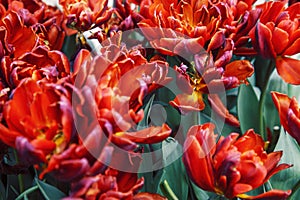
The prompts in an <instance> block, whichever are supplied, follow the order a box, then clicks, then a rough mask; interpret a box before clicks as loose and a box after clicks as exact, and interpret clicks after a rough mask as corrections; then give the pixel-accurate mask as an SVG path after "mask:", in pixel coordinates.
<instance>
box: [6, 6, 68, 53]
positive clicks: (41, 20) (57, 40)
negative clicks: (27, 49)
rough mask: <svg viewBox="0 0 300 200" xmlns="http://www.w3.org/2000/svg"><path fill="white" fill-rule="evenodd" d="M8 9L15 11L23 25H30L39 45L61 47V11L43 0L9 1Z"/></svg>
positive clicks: (58, 48) (52, 47)
mask: <svg viewBox="0 0 300 200" xmlns="http://www.w3.org/2000/svg"><path fill="white" fill-rule="evenodd" d="M7 7H8V11H14V12H16V13H17V14H18V15H19V17H20V18H21V20H22V21H23V22H24V25H26V26H27V27H31V28H32V29H33V31H34V32H35V33H36V35H38V37H39V43H40V44H41V45H47V46H48V47H49V48H50V49H51V50H54V49H55V50H60V49H61V48H62V45H63V42H64V38H65V31H64V30H63V28H62V25H63V20H64V16H63V13H62V12H61V11H60V10H58V9H56V8H55V7H52V6H50V5H47V4H46V3H44V2H43V1H27V2H26V3H25V2H22V1H9V2H8V6H7Z"/></svg>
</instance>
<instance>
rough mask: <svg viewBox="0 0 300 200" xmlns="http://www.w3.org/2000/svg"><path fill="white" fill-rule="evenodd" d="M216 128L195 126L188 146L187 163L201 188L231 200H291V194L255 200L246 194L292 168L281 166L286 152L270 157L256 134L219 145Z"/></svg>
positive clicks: (265, 195)
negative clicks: (281, 160)
mask: <svg viewBox="0 0 300 200" xmlns="http://www.w3.org/2000/svg"><path fill="white" fill-rule="evenodd" d="M214 128H215V127H214V125H213V124H211V123H206V124H203V125H198V126H193V127H191V128H190V129H189V131H188V135H187V139H186V141H185V143H184V150H185V152H184V154H183V162H184V165H185V167H186V170H187V172H188V175H189V176H190V178H191V179H192V180H193V182H194V183H195V184H196V185H197V186H199V187H200V188H202V189H204V190H207V191H211V192H215V193H217V194H220V195H224V196H226V197H227V198H233V197H239V198H243V199H263V198H267V199H268V198H271V197H273V198H277V199H285V198H287V197H288V196H289V194H290V193H291V191H290V190H289V191H280V190H271V191H268V192H265V193H263V194H261V195H258V196H255V197H253V196H249V195H247V194H245V193H246V192H249V191H251V190H253V189H255V188H258V187H259V186H261V185H262V184H264V183H265V182H266V181H268V180H269V178H270V177H271V176H272V175H274V174H275V173H277V172H279V171H280V170H283V169H286V168H288V167H290V165H288V164H279V165H278V162H279V160H280V158H281V156H282V152H272V153H269V154H268V153H267V152H266V151H265V150H264V141H263V139H262V138H261V136H259V135H258V134H256V133H255V132H254V131H253V130H248V131H247V132H246V133H245V134H244V135H242V136H241V137H239V134H237V133H231V134H230V135H229V136H227V137H225V138H224V137H221V138H220V139H219V141H218V142H217V143H216V138H217V135H215V134H214Z"/></svg>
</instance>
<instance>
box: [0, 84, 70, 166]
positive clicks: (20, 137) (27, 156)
mask: <svg viewBox="0 0 300 200" xmlns="http://www.w3.org/2000/svg"><path fill="white" fill-rule="evenodd" d="M65 92H66V91H65V90H64V89H63V88H62V87H61V86H59V85H56V84H42V83H41V84H38V83H37V82H36V81H34V80H32V79H24V80H23V81H21V83H20V85H19V86H18V87H17V88H16V89H15V90H14V92H13V97H12V99H11V100H9V101H8V102H7V103H6V104H5V106H4V108H3V109H4V111H3V115H4V120H5V122H6V124H7V127H6V126H4V125H3V124H0V139H1V140H2V141H3V142H4V143H5V144H7V145H9V146H11V147H14V148H16V149H17V150H18V153H19V154H20V155H21V157H20V158H21V159H24V162H27V163H29V164H36V163H39V162H47V159H49V156H51V155H52V154H56V153H60V152H62V151H63V150H64V149H65V148H66V146H67V145H68V143H69V141H70V139H71V136H72V131H73V130H72V127H73V122H72V112H71V104H70V101H69V100H68V99H67V98H66V96H65V94H64V93H65Z"/></svg>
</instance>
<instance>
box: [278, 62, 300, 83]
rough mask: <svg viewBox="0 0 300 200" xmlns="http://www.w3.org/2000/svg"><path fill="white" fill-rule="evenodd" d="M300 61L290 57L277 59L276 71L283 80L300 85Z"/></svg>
mask: <svg viewBox="0 0 300 200" xmlns="http://www.w3.org/2000/svg"><path fill="white" fill-rule="evenodd" d="M299 66H300V60H296V59H293V58H288V57H277V58H276V69H277V71H278V74H279V75H280V76H281V77H282V79H283V80H284V81H285V82H287V83H290V84H295V85H299V84H300V68H299Z"/></svg>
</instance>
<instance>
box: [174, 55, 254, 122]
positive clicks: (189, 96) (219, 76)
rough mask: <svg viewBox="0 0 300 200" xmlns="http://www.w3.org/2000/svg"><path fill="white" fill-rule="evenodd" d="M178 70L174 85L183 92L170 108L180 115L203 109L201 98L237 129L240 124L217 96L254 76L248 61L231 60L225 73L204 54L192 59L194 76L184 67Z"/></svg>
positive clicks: (177, 68) (176, 68) (210, 57)
mask: <svg viewBox="0 0 300 200" xmlns="http://www.w3.org/2000/svg"><path fill="white" fill-rule="evenodd" d="M175 70H176V71H178V74H179V75H178V78H177V85H178V86H179V88H180V89H181V90H182V91H183V92H184V93H182V94H179V95H177V96H176V98H175V99H174V100H173V101H171V102H170V103H171V105H172V106H174V107H175V108H178V109H179V110H180V112H181V113H183V114H184V113H187V112H189V111H201V110H203V109H204V108H205V104H204V101H203V95H204V94H209V95H208V98H209V101H210V103H211V104H212V109H213V110H214V111H216V113H217V114H218V115H219V116H221V117H222V119H224V120H225V121H226V122H228V123H229V124H231V125H234V126H239V121H238V120H237V119H236V118H235V117H234V116H233V115H231V114H230V113H229V112H228V110H227V108H226V107H225V106H224V104H223V103H222V101H221V99H220V97H219V96H218V93H220V92H222V91H225V90H227V89H231V88H235V87H237V86H238V85H240V84H241V83H247V80H246V78H247V77H250V76H251V75H252V73H253V71H254V70H253V67H252V66H251V64H250V63H249V61H245V60H239V61H234V62H231V63H229V64H227V65H226V66H225V70H224V69H223V68H221V67H216V66H215V65H214V63H213V61H212V56H208V55H207V54H206V53H204V54H199V55H196V56H195V73H193V74H191V73H190V76H188V74H187V72H186V70H187V67H186V66H184V65H182V66H181V67H180V68H179V67H175Z"/></svg>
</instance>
